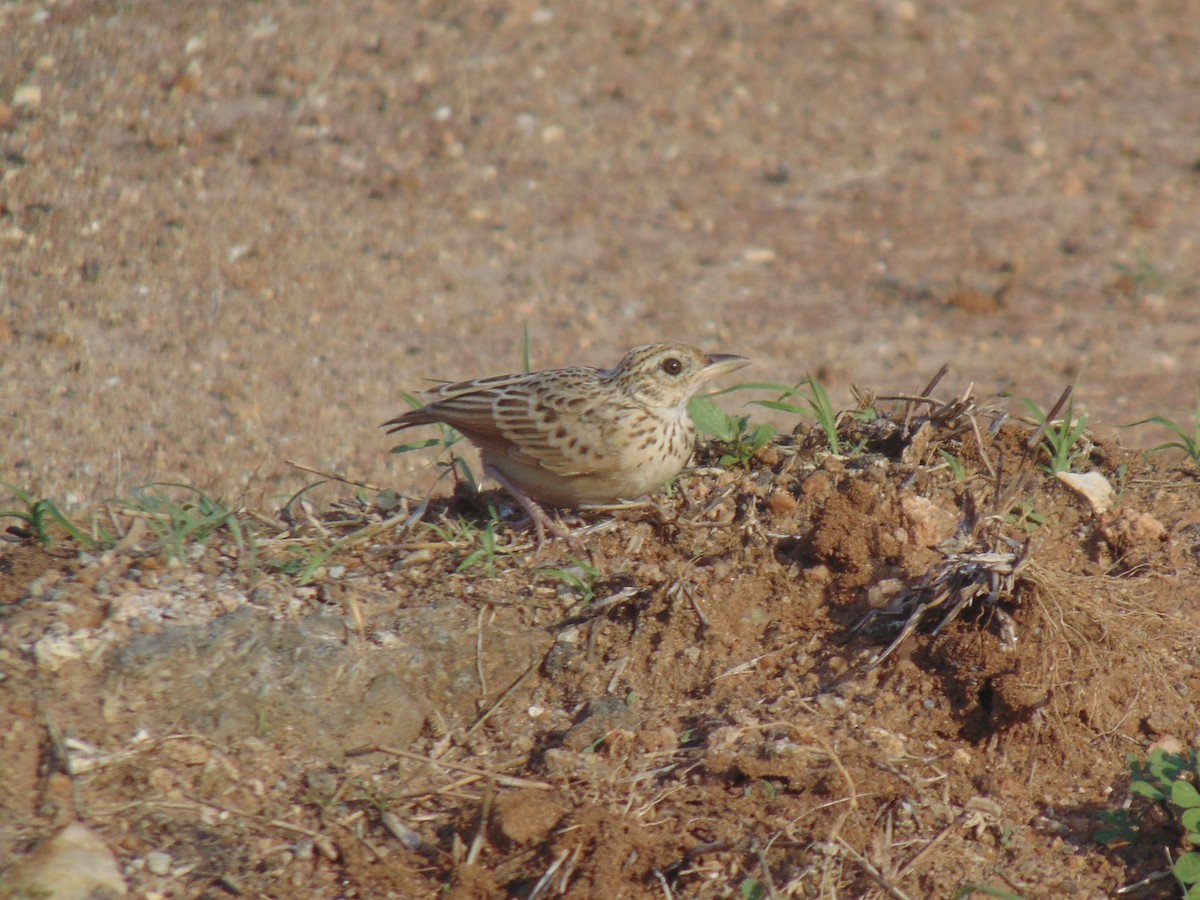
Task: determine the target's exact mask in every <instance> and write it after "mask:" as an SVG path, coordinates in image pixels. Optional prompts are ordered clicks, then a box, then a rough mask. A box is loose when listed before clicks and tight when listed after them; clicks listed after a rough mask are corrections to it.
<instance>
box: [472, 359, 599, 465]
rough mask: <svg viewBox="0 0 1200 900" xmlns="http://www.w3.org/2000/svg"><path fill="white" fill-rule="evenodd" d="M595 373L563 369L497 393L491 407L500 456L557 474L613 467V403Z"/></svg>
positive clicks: (587, 370)
mask: <svg viewBox="0 0 1200 900" xmlns="http://www.w3.org/2000/svg"><path fill="white" fill-rule="evenodd" d="M597 374H598V373H597V371H596V370H595V369H562V370H558V371H556V372H555V377H554V378H553V379H549V380H539V381H537V382H535V383H533V384H531V385H519V386H513V387H512V388H509V389H506V390H502V391H500V396H499V397H498V398H497V399H496V402H495V403H494V404H493V406H492V414H493V417H494V421H495V423H496V426H497V428H498V430H499V431H500V433H501V434H503V435H504V437H505V439H506V440H507V442H508V445H507V447H506V448H505V450H504V452H505V453H506V454H507V455H508V456H509V457H511V458H513V459H515V460H518V461H520V462H523V463H526V464H527V465H536V466H540V467H541V468H543V469H546V470H547V471H550V472H553V473H555V474H556V475H562V476H572V475H591V474H596V473H598V472H603V471H605V470H606V469H607V468H609V467H610V466H611V465H612V464H613V455H614V454H613V450H612V434H611V431H612V428H613V426H614V425H615V422H614V419H615V414H616V413H617V412H618V410H617V409H616V408H615V406H616V402H615V400H614V398H613V397H612V396H611V395H607V394H604V393H600V392H598V391H597V379H596V376H597Z"/></svg>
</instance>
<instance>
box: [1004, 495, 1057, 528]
mask: <svg viewBox="0 0 1200 900" xmlns="http://www.w3.org/2000/svg"><path fill="white" fill-rule="evenodd" d="M1001 521H1002V522H1004V524H1005V525H1015V526H1016V527H1017V528H1020V529H1021V530H1022V531H1024V532H1026V533H1032V532H1034V531H1037V530H1038V529H1039V528H1040V527H1041V526H1043V525H1045V524H1046V517H1045V516H1043V515H1042V514H1041V513H1039V512H1036V511H1035V510H1034V508H1033V501H1032V500H1022V501H1021V509H1020V511H1017V510H1013V511H1012V512H1010V513H1007V514H1005V515H1004V516H1002V517H1001Z"/></svg>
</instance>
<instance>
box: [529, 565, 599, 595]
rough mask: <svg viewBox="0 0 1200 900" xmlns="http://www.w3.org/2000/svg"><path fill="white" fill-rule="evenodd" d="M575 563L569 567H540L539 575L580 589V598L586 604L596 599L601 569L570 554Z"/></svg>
mask: <svg viewBox="0 0 1200 900" xmlns="http://www.w3.org/2000/svg"><path fill="white" fill-rule="evenodd" d="M567 559H569V560H570V561H571V562H572V563H573V565H572V566H571V567H570V568H567V569H540V570H539V571H538V574H539V575H544V576H546V577H547V578H551V579H553V580H554V581H557V582H558V583H559V584H561V585H565V586H566V587H568V588H570V589H571V590H573V591H578V592H579V596H580V599H581V600H583V602H584V603H585V604H587V603H591V602H592V601H593V600H595V599H596V579H597V578H599V577H600V570H599V569H597V568H596V567H595V566H593V565H592V564H591V563H586V562H584V561H583V560H581V559H579V558H578V557H575V556H568V557H567Z"/></svg>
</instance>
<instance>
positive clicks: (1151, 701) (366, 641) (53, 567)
mask: <svg viewBox="0 0 1200 900" xmlns="http://www.w3.org/2000/svg"><path fill="white" fill-rule="evenodd" d="M968 406H969V405H968ZM940 409H941V410H942V412H941V413H930V414H927V413H926V412H918V414H916V415H913V413H912V412H911V411H909V413H908V414H907V415H902V414H901V413H896V414H894V415H892V416H889V417H882V416H879V415H878V414H876V413H874V412H870V413H863V414H861V415H859V416H858V417H857V418H846V419H844V422H843V426H842V433H841V438H842V441H843V446H844V447H845V448H846V451H845V452H844V453H843V454H842V455H840V456H832V455H829V453H828V452H827V451H825V452H819V451H817V450H815V449H814V448H815V447H816V446H817V445H818V444H819V443H820V442H821V441H822V440H823V439H824V438H823V435H822V434H821V433H820V432H818V431H816V430H815V429H814V430H811V431H809V430H804V429H801V430H798V431H797V433H796V434H795V435H792V436H790V437H786V438H781V439H778V440H776V441H774V442H772V443H771V444H769V445H767V446H765V447H762V448H760V449H758V450H757V451H754V452H753V453H750V454H747V453H746V451H745V450H744V449H741V448H737V447H733V448H730V447H728V446H715V445H714V446H709V447H706V448H705V449H704V450H703V451H702V458H703V459H706V460H716V459H717V458H719V457H725V458H729V457H731V456H732V457H737V458H744V459H746V464H745V466H743V467H735V468H733V469H721V468H700V469H696V470H693V471H691V472H690V473H688V474H686V475H685V476H684V477H682V478H681V479H680V480H679V481H678V482H677V483H676V485H675V486H674V488H673V490H672V491H671V493H670V495H669V496H667V497H664V498H657V499H656V501H655V502H654V503H653V504H649V505H647V504H642V505H640V506H639V507H636V508H633V509H628V510H620V511H617V512H615V513H609V514H603V513H591V514H585V515H584V516H583V519H582V524H579V525H578V529H579V530H578V534H579V535H580V536H581V539H582V540H583V541H584V542H585V546H586V554H583V555H581V556H578V557H575V556H571V555H570V553H569V550H568V548H565V547H552V548H549V549H544V550H542V551H540V554H537V553H531V547H530V545H529V543H528V539H527V536H526V535H525V534H523V533H522V532H519V531H514V530H513V529H512V527H511V526H510V525H508V524H507V523H506V522H505V521H504V520H503V519H500V518H497V513H496V509H500V510H504V509H506V507H504V505H503V504H504V498H503V497H502V496H499V495H488V496H485V497H483V498H482V500H486V501H487V502H488V503H499V504H501V505H500V506H499V507H493V508H492V509H491V511H490V512H489V509H488V508H487V506H486V505H485V504H482V503H481V499H480V498H477V497H475V496H474V495H472V494H470V493H466V492H464V493H462V494H461V495H456V496H454V497H451V498H448V499H444V500H439V501H435V502H434V503H432V504H429V505H428V506H426V507H422V506H418V505H414V504H413V503H412V502H411V501H404V500H402V499H401V498H396V497H394V496H388V495H379V497H378V498H377V499H375V500H371V501H369V502H359V501H354V502H348V503H344V504H341V505H339V506H338V508H336V509H334V510H330V511H329V512H328V513H326V514H324V515H323V516H321V517H320V518H317V517H315V516H313V515H312V513H311V512H309V513H307V514H299V513H297V512H295V511H293V513H289V512H288V511H286V510H285V511H284V517H285V518H286V517H287V516H289V515H291V516H292V517H291V518H290V520H289V521H288V522H280V523H278V524H279V525H280V526H281V527H280V529H279V530H278V531H276V532H274V533H273V534H271V535H270V536H269V537H267V536H266V535H265V531H264V533H262V534H260V537H258V538H257V539H255V540H254V541H252V542H251V541H249V540H248V536H249V534H250V532H251V530H252V529H250V528H249V527H247V528H246V529H245V531H244V532H243V533H242V534H240V535H238V534H235V533H234V532H233V531H232V530H230V528H229V527H228V521H229V520H227V519H220V520H219V521H220V522H221V523H223V524H221V525H219V526H218V527H216V528H215V530H213V531H212V532H211V534H210V535H209V536H208V539H207V540H206V541H205V542H202V543H194V544H189V545H188V546H187V548H186V550H185V552H184V553H183V556H182V559H181V558H179V557H174V558H169V559H170V561H168V562H165V563H164V558H163V554H162V552H161V550H160V549H156V546H157V545H160V544H161V542H157V541H155V540H152V539H150V537H148V536H147V534H148V533H147V532H146V531H144V530H141V531H140V532H138V531H137V530H136V529H135V528H134V527H133V525H132V523H134V522H136V521H138V520H137V519H136V518H133V513H132V512H131V511H128V510H126V511H120V510H112V511H111V512H110V519H111V521H112V522H114V523H124V527H125V528H126V529H127V530H126V531H125V538H123V539H121V540H120V542H119V544H118V548H119V549H115V550H109V551H106V552H104V553H100V554H96V553H92V552H88V551H86V550H83V549H82V548H79V547H75V548H73V549H72V550H71V552H67V550H68V547H69V545H65V546H64V545H61V544H56V545H54V547H52V548H51V549H50V550H43V549H40V548H38V547H36V546H34V545H33V544H31V543H18V544H15V545H10V546H9V548H8V549H7V550H6V551H4V555H3V556H2V557H0V564H3V566H4V567H5V570H6V571H7V572H8V573H9V578H8V579H7V582H6V583H7V584H8V585H9V586H10V588H9V590H8V592H7V594H6V596H5V598H4V600H5V605H4V608H3V620H2V621H3V626H4V627H3V636H2V637H0V654H3V659H4V661H5V666H6V671H5V675H6V685H7V692H6V697H7V700H6V704H7V710H6V716H7V718H8V719H9V721H11V722H12V723H13V725H12V727H11V728H10V731H9V735H8V739H7V741H6V743H5V745H4V751H3V753H4V768H5V770H6V771H7V772H9V773H11V777H10V778H8V779H6V785H5V791H6V793H7V796H6V798H5V800H6V802H5V804H4V807H5V809H6V810H7V812H6V813H5V822H4V823H3V824H4V829H3V832H4V833H5V834H6V835H8V836H9V837H8V838H7V845H6V847H5V851H6V852H7V853H13V852H15V851H18V850H21V849H23V848H24V847H25V846H27V845H28V843H29V840H30V839H31V838H32V837H33V836H35V835H37V834H40V833H43V832H44V829H45V827H46V824H48V823H52V822H56V821H62V820H67V819H70V818H72V817H82V818H84V819H85V820H86V821H88V822H89V823H92V824H93V825H97V826H99V827H100V828H101V829H102V831H103V832H104V833H105V834H107V835H109V837H110V840H111V841H112V842H113V848H114V851H115V853H116V854H117V856H118V857H119V858H120V859H121V861H122V862H123V863H124V871H125V873H126V877H127V878H128V879H129V881H130V882H131V883H132V885H133V887H134V888H135V890H137V891H138V892H139V893H144V892H149V891H160V892H166V893H167V894H170V893H174V892H180V891H182V892H186V893H196V892H200V893H203V892H204V891H206V890H210V889H212V888H214V887H218V886H220V887H223V888H224V889H226V890H234V889H236V890H237V891H240V892H244V893H251V894H277V893H280V892H286V891H287V890H300V889H303V891H304V892H305V893H306V894H309V895H313V896H324V895H330V896H332V895H333V894H335V893H341V892H344V890H345V889H346V887H347V886H349V885H353V886H354V889H355V890H357V891H358V892H360V893H362V894H364V895H381V894H386V893H387V892H389V891H390V892H392V893H393V894H394V895H400V896H418V895H430V896H431V895H433V894H436V893H438V892H439V891H441V890H443V889H446V888H448V889H449V890H450V893H451V895H452V896H459V897H503V896H538V897H546V896H568V897H571V896H578V897H582V896H600V895H604V896H613V895H614V892H615V893H619V894H621V895H622V896H630V897H635V896H637V897H641V896H645V897H658V896H663V894H664V892H667V893H673V894H674V895H686V896H699V897H704V896H713V897H717V896H730V895H731V894H737V893H738V892H739V891H740V892H742V893H743V895H745V896H766V895H768V894H771V893H775V894H778V895H787V896H827V895H832V894H834V893H837V894H839V895H842V896H872V895H875V894H879V895H882V894H884V893H886V894H888V895H890V896H897V897H898V896H909V897H924V896H949V895H950V894H952V893H953V892H954V891H955V890H956V889H958V888H960V887H962V886H964V885H966V884H970V883H980V884H989V883H990V884H991V885H992V886H993V887H996V888H1000V887H1003V888H1005V889H1009V890H1013V891H1016V892H1017V893H1019V894H1020V895H1021V896H1026V897H1052V896H1064V895H1067V894H1070V895H1076V896H1107V895H1111V894H1112V893H1113V891H1114V890H1115V889H1116V888H1117V887H1119V886H1120V885H1122V884H1125V883H1128V882H1133V881H1136V880H1138V879H1139V878H1141V877H1143V876H1145V875H1148V874H1150V873H1151V872H1152V871H1153V870H1154V869H1157V868H1159V867H1161V862H1160V859H1159V858H1158V857H1156V855H1155V853H1154V851H1153V848H1149V847H1147V848H1139V847H1137V846H1134V847H1130V848H1126V849H1125V850H1109V849H1106V848H1105V847H1103V846H1101V845H1100V844H1098V843H1096V842H1095V841H1094V840H1093V832H1094V831H1095V829H1096V827H1097V825H1098V820H1097V814H1098V813H1099V812H1100V811H1102V810H1104V809H1107V808H1110V807H1113V806H1115V805H1117V804H1118V803H1119V801H1120V799H1121V797H1122V796H1123V791H1124V790H1125V787H1126V785H1127V783H1128V779H1127V770H1126V764H1125V753H1126V752H1127V751H1131V750H1132V751H1138V750H1142V749H1144V748H1145V747H1147V746H1148V745H1149V744H1150V743H1151V742H1152V741H1162V740H1176V741H1179V740H1182V741H1183V742H1184V743H1187V742H1191V741H1194V740H1195V739H1196V737H1197V735H1198V734H1200V730H1198V728H1197V726H1198V721H1197V709H1196V697H1197V696H1198V694H1197V691H1198V690H1200V668H1198V666H1200V655H1198V653H1197V649H1196V648H1197V647H1198V646H1200V613H1198V611H1197V607H1196V605H1195V603H1194V602H1192V600H1193V599H1194V593H1193V588H1192V584H1193V582H1194V579H1195V577H1196V575H1197V567H1198V565H1200V516H1198V514H1197V513H1196V511H1195V504H1194V494H1195V491H1196V489H1197V483H1198V482H1197V473H1196V470H1195V468H1194V466H1193V467H1188V466H1184V467H1177V468H1171V467H1168V466H1164V465H1158V464H1156V463H1154V462H1153V461H1147V460H1146V459H1145V458H1144V457H1143V456H1142V455H1140V454H1131V453H1128V452H1125V451H1123V450H1121V449H1120V448H1118V447H1115V446H1111V445H1092V444H1088V443H1087V442H1086V441H1085V442H1083V443H1081V444H1080V446H1079V448H1078V449H1079V454H1078V455H1077V457H1076V459H1075V463H1076V467H1077V468H1080V469H1087V470H1089V471H1092V472H1094V473H1097V476H1096V477H1099V476H1104V477H1105V478H1106V479H1107V480H1108V481H1109V482H1110V484H1112V485H1115V486H1116V487H1117V491H1116V499H1115V500H1113V501H1112V502H1113V503H1114V504H1115V505H1114V506H1113V507H1112V508H1105V509H1103V510H1097V509H1096V508H1094V507H1093V506H1092V505H1091V503H1090V502H1089V501H1088V500H1087V499H1085V497H1084V496H1082V495H1081V494H1079V493H1077V492H1076V491H1074V490H1072V489H1071V488H1070V487H1068V486H1067V485H1066V484H1065V483H1064V482H1063V481H1062V480H1060V479H1058V478H1056V477H1054V476H1053V475H1051V474H1049V473H1048V472H1046V471H1044V470H1043V469H1042V468H1041V467H1040V463H1039V461H1040V460H1041V459H1042V458H1044V455H1045V453H1044V450H1043V449H1042V447H1041V446H1040V444H1039V441H1041V440H1042V439H1043V438H1042V436H1041V435H1040V434H1037V433H1034V431H1033V429H1032V427H1031V426H1025V425H1021V424H1017V423H1013V422H1007V423H1005V422H1004V421H1003V420H1002V419H997V420H996V426H995V427H993V428H988V427H987V426H986V421H985V420H982V419H980V418H979V415H978V410H977V409H975V408H974V407H970V408H967V409H965V410H964V409H963V408H961V407H956V408H954V409H953V410H952V411H951V413H950V414H944V413H945V410H946V409H947V407H941V408H940ZM731 450H732V451H733V452H732V453H731V452H730V451H731ZM1004 460H1007V461H1008V462H1003V461H1004ZM1006 467H1007V468H1006ZM1004 471H1008V472H1010V474H1009V475H1004V474H1003V472H1004ZM998 504H999V505H998ZM1101 506H1102V507H1103V506H1105V504H1103V503H1102V504H1101ZM265 521H269V519H268V518H267V517H266V516H260V526H259V527H260V529H262V525H261V523H262V522H265ZM137 533H140V534H141V538H138V537H137ZM131 536H132V537H131ZM330 547H332V548H334V549H333V552H332V553H327V552H326V550H324V549H321V548H330ZM251 549H253V555H251V553H250V551H251ZM300 559H308V560H309V561H310V563H311V562H314V561H315V562H317V563H319V565H311V564H310V565H307V566H300V565H298V564H297V561H298V560H300ZM247 625H249V627H247ZM398 728H399V729H400V730H397V729H398ZM418 732H419V733H418ZM164 853H165V854H167V855H168V856H169V858H170V861H171V862H170V865H169V866H166V867H165V868H164V865H163V864H162V863H161V856H159V857H154V854H160V855H161V854H164ZM151 859H157V860H159V864H158V865H157V868H154V869H152V868H151V867H150V866H149V862H148V860H151Z"/></svg>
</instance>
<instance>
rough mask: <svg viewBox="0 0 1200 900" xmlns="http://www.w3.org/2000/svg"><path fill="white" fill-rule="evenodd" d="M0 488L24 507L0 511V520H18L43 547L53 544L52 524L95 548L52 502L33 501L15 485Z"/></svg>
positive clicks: (0, 484) (82, 532) (44, 500)
mask: <svg viewBox="0 0 1200 900" xmlns="http://www.w3.org/2000/svg"><path fill="white" fill-rule="evenodd" d="M0 487H3V488H5V489H7V490H8V491H9V492H11V493H12V495H13V496H14V497H16V498H17V502H18V503H20V504H21V505H22V506H24V507H25V508H24V509H23V510H21V509H5V510H0V519H20V520H21V521H22V522H24V523H25V524H26V525H27V526H29V531H30V532H32V534H33V537H34V539H35V540H36V541H37V542H38V543H39V544H41V545H42V546H43V547H49V546H50V544H52V543H53V542H54V538H53V536H52V535H51V532H50V526H51V523H52V522H53V523H55V524H57V525H58V527H59V528H61V529H62V530H63V531H65V532H66V533H67V534H68V535H69V536H70V537H72V538H74V539H75V540H76V541H78V542H79V543H80V544H82V545H83V546H85V547H88V548H89V549H90V548H94V547H95V546H96V543H97V542H96V541H94V540H92V538H91V536H90V535H88V534H87V532H85V531H83V530H82V529H81V528H79V526H77V525H76V524H75V523H74V522H72V521H71V520H70V519H68V518H67V517H66V516H65V515H63V513H62V511H61V510H59V508H58V507H57V506H55V505H54V503H53V501H51V500H46V499H45V498H43V499H41V500H34V499H33V497H32V496H31V495H30V494H28V493H26V492H25V491H23V490H21V489H20V488H19V487H17V486H16V485H12V484H7V483H0ZM106 538H107V536H106ZM109 542H111V539H107V540H105V541H104V543H109Z"/></svg>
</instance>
